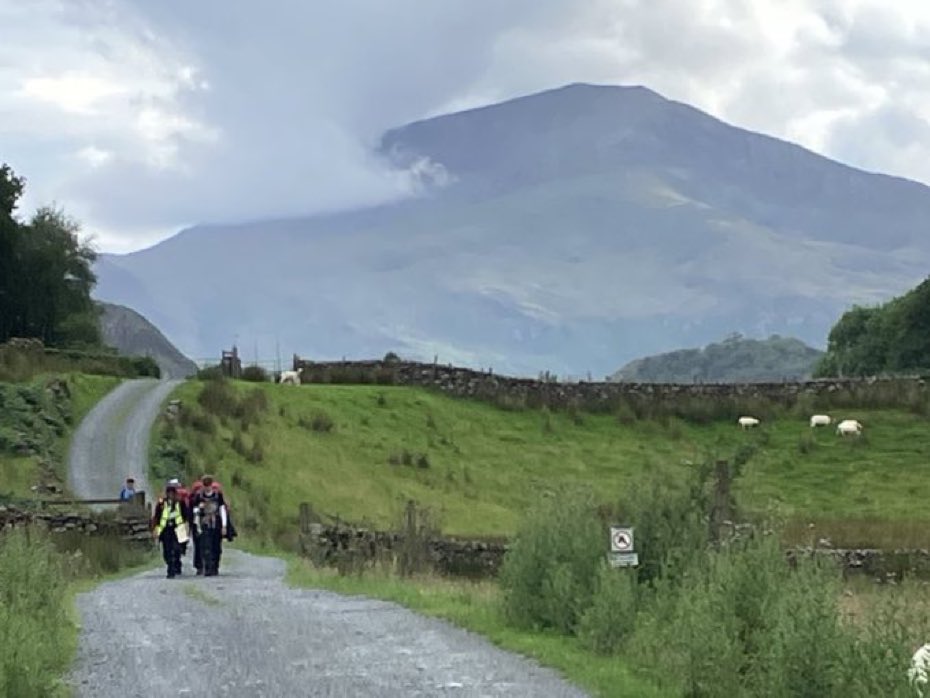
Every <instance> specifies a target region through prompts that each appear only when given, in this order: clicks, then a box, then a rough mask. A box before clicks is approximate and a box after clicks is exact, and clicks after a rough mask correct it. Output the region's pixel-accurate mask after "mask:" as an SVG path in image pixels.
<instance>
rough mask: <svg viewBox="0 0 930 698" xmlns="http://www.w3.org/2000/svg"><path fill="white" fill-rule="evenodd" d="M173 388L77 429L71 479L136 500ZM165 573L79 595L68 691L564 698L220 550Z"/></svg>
mask: <svg viewBox="0 0 930 698" xmlns="http://www.w3.org/2000/svg"><path fill="white" fill-rule="evenodd" d="M175 385H177V381H156V380H133V381H127V382H125V383H123V384H121V385H120V386H118V387H117V388H116V389H115V390H113V391H112V392H111V393H109V394H108V395H107V396H106V397H105V398H104V399H103V400H102V401H101V402H100V403H99V404H98V405H97V406H96V407H95V408H94V409H93V410H92V411H91V412H90V413H89V414H88V415H87V417H85V419H84V421H83V422H82V423H81V425H80V426H79V427H78V430H77V432H76V433H75V436H74V439H73V441H72V445H71V452H70V454H69V481H70V485H71V488H72V490H73V491H74V492H75V494H77V495H78V496H81V497H86V498H107V497H115V496H116V495H117V493H118V492H119V489H120V487H121V485H122V483H123V480H124V479H125V478H126V476H127V475H129V474H132V475H133V476H134V477H135V479H136V483H137V487H138V488H139V489H146V491H147V492H148V491H149V490H148V488H146V486H145V485H146V483H145V473H146V466H147V457H148V440H149V431H150V429H151V426H152V423H153V422H154V420H155V418H156V416H157V415H158V411H159V408H160V406H161V404H162V402H163V401H164V400H165V398H167V396H168V394H169V393H170V392H171V390H172V389H173V388H174V386H175ZM190 564H191V557H190V552H189V553H188V556H187V558H185V560H184V572H185V575H184V576H182V577H180V578H177V579H172V580H168V579H165V570H164V566H160V567H159V568H157V569H154V570H151V571H149V572H144V573H142V574H139V575H136V576H134V577H131V578H128V579H123V580H119V581H112V582H106V583H104V584H102V585H100V586H99V587H97V588H96V589H95V590H93V591H91V592H88V593H85V594H81V595H79V596H78V601H77V603H78V610H79V612H80V616H81V622H82V627H81V633H80V640H79V647H78V657H77V661H76V662H75V665H74V668H73V671H72V674H71V683H72V685H73V686H74V688H75V694H76V695H77V696H79V697H85V696H86V697H88V698H91V697H92V698H130V697H139V698H142V697H144V698H160V697H161V696H242V697H243V698H258V697H262V696H268V697H271V696H275V697H277V696H282V697H283V696H288V697H291V696H294V697H299V696H333V697H336V696H338V697H340V698H342V697H343V696H345V697H350V696H351V697H353V698H354V697H356V696H357V697H365V696H378V697H379V698H381V697H382V696H527V697H529V696H534V697H536V696H565V697H569V696H571V697H575V696H583V695H584V694H583V693H582V692H581V691H579V690H578V689H576V688H574V687H572V686H570V685H569V684H567V683H565V682H564V681H563V680H562V679H560V678H559V677H558V676H557V675H556V674H555V673H554V672H552V671H550V670H548V669H543V668H541V667H539V666H538V665H536V664H535V663H533V662H531V661H529V660H527V659H524V658H522V657H518V656H516V655H512V654H509V653H507V652H503V651H501V650H499V649H497V648H495V647H494V646H493V645H491V644H490V643H489V642H487V641H486V640H484V639H482V638H481V637H479V636H477V635H474V634H471V633H468V632H466V631H463V630H460V629H457V628H455V627H453V626H451V625H449V624H447V623H444V622H442V621H438V620H435V619H430V618H425V617H422V616H418V615H416V614H415V613H412V612H410V611H408V610H406V609H404V608H401V607H400V606H396V605H394V604H390V603H385V602H383V601H374V600H368V599H363V598H353V597H344V596H339V595H338V594H333V593H330V592H326V591H310V590H298V589H291V588H289V587H287V586H286V585H285V584H284V583H283V581H282V580H283V576H284V563H283V562H282V561H281V560H277V559H274V558H265V557H256V556H253V555H248V554H246V553H243V552H240V551H237V550H234V549H230V550H227V551H226V552H225V553H224V555H223V565H222V569H221V571H220V576H219V577H210V578H204V577H194V576H191V572H192V570H191V567H190Z"/></svg>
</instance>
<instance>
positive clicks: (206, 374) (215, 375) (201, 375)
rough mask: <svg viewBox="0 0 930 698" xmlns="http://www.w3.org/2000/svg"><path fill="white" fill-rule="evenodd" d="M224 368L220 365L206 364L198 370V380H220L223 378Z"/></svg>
mask: <svg viewBox="0 0 930 698" xmlns="http://www.w3.org/2000/svg"><path fill="white" fill-rule="evenodd" d="M223 378H224V376H223V368H222V367H221V366H219V365H216V366H204V367H203V368H201V369H199V370H198V371H197V380H202V381H219V380H223Z"/></svg>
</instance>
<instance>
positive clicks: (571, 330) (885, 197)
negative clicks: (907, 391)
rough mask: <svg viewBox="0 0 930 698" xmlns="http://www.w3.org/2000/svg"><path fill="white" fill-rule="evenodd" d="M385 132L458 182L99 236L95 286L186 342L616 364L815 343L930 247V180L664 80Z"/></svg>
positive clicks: (398, 151)
mask: <svg viewBox="0 0 930 698" xmlns="http://www.w3.org/2000/svg"><path fill="white" fill-rule="evenodd" d="M379 153H380V155H381V156H383V157H386V158H388V159H389V160H390V161H391V162H392V163H394V164H396V165H397V167H399V168H407V169H410V168H413V169H414V170H416V171H417V172H423V171H426V172H430V173H432V176H431V178H430V179H431V180H432V181H434V182H436V183H438V184H440V185H441V186H432V187H431V186H424V192H423V195H422V196H419V197H414V198H410V199H407V200H404V201H400V202H396V203H394V204H390V205H384V206H380V207H375V208H370V209H364V210H354V211H346V212H341V213H332V214H329V215H318V216H311V217H307V218H294V219H290V220H276V221H252V222H245V223H242V224H240V225H231V224H221V225H220V224H218V225H202V226H197V227H194V228H190V229H188V230H185V231H183V232H182V233H180V234H178V235H177V236H175V237H173V238H171V239H169V240H166V241H164V242H162V243H160V244H158V245H156V246H154V247H151V248H149V249H146V250H141V251H138V252H134V253H132V254H129V255H122V256H115V255H101V257H100V259H99V260H98V262H97V264H96V267H95V271H96V272H97V274H98V278H99V283H98V286H97V291H96V297H98V298H101V299H105V300H108V301H111V302H115V303H122V304H125V305H128V306H130V307H132V308H136V309H137V310H139V311H140V312H142V313H144V314H145V316H146V317H148V318H149V319H151V320H152V321H153V322H155V323H156V324H157V325H158V326H159V327H160V328H162V329H163V330H164V332H165V334H166V335H167V336H169V337H171V339H172V341H173V342H175V343H176V344H177V346H178V347H180V348H181V349H182V350H183V351H185V352H186V353H188V354H189V355H196V356H209V355H211V354H213V353H214V352H215V351H216V349H217V347H219V346H225V345H226V344H228V342H229V338H230V337H235V336H237V335H238V336H239V337H240V338H242V341H243V342H247V343H248V344H249V346H252V345H253V343H254V344H255V345H257V346H258V347H259V351H261V352H263V353H264V355H266V356H267V355H270V353H271V349H272V348H273V347H276V346H278V345H280V347H281V348H282V350H283V351H284V353H285V355H287V354H289V353H291V352H292V351H296V352H297V353H299V354H300V355H302V356H307V357H313V358H320V359H325V358H338V357H342V356H347V357H350V358H353V357H363V356H380V355H383V354H384V353H385V352H386V351H388V350H394V351H398V352H400V353H401V354H403V355H405V356H410V357H417V358H420V359H425V360H428V361H431V360H432V359H433V357H434V356H436V355H438V356H439V361H441V362H443V363H446V362H451V363H455V364H458V365H466V366H471V367H475V368H478V367H482V366H489V365H490V366H493V367H494V370H495V371H500V372H502V373H510V374H519V375H527V376H533V375H536V374H538V372H539V371H540V370H550V371H552V372H554V373H557V374H558V375H566V374H570V375H579V374H582V373H586V372H587V371H591V373H592V374H593V375H605V374H608V373H610V372H612V371H614V370H616V368H617V366H619V365H621V364H623V363H624V362H626V361H629V360H631V359H634V358H636V357H638V356H646V355H650V354H655V353H658V352H660V351H663V350H664V348H665V347H699V346H704V345H706V344H707V343H708V342H714V341H717V340H718V339H719V338H720V337H723V336H725V335H726V334H727V333H728V332H732V331H737V332H742V333H743V334H745V335H746V336H753V337H768V336H770V335H772V334H780V335H783V336H791V337H798V338H799V339H801V340H802V341H804V342H807V343H808V344H812V345H819V344H820V343H821V342H823V340H824V338H825V337H826V335H827V332H828V331H829V328H830V327H831V326H832V325H833V324H834V323H835V322H836V318H837V317H838V316H839V315H840V314H841V313H842V312H843V311H844V310H845V309H847V308H849V307H850V306H851V305H853V304H856V303H858V304H864V305H872V304H876V303H881V302H883V301H885V300H886V299H888V298H891V297H892V296H894V295H896V294H900V293H902V292H903V291H904V290H906V289H908V288H912V287H913V286H914V285H915V284H916V283H918V282H919V281H920V279H922V278H923V277H924V276H925V275H926V270H927V269H928V268H930V236H928V235H927V225H926V222H927V220H930V188H928V187H926V186H923V185H921V184H918V183H916V182H909V181H906V180H903V179H898V178H894V177H887V176H882V175H876V174H870V173H867V172H862V171H859V170H856V169H853V168H851V167H846V166H844V165H842V164H840V163H837V162H832V161H830V160H828V159H826V158H824V157H821V156H819V155H816V154H814V153H812V152H810V151H807V150H804V149H803V148H800V147H798V146H796V145H793V144H790V143H786V142H784V141H779V140H776V139H774V138H769V137H766V136H763V135H759V134H755V133H751V132H749V131H745V130H743V129H739V128H735V127H733V126H730V125H727V124H725V123H723V122H722V121H720V120H718V119H715V118H713V117H712V116H710V115H708V114H705V113H702V112H700V111H698V110H696V109H693V108H691V107H689V106H687V105H684V104H680V103H677V102H674V101H671V100H668V99H665V98H663V97H662V96H660V95H658V94H656V93H655V92H651V91H650V90H648V89H643V88H638V87H599V86H592V85H569V86H566V87H564V88H560V89H556V90H550V91H547V92H543V93H539V94H535V95H530V96H527V97H522V98H518V99H513V100H509V101H507V102H504V103H501V104H495V105H491V106H487V107H483V108H479V109H472V110H469V111H465V112H459V113H456V114H449V115H445V116H440V117H436V118H431V119H427V120H425V121H420V122H416V123H413V124H408V125H406V126H402V127H400V128H398V129H394V130H392V131H390V132H389V133H387V134H385V136H384V138H383V140H382V142H381V147H380V149H379ZM425 179H426V178H424V180H425ZM216 289H229V290H230V291H229V292H233V291H234V299H235V300H234V301H233V300H232V299H231V297H230V296H229V295H228V294H227V292H224V293H222V294H220V293H218V292H217V290H216Z"/></svg>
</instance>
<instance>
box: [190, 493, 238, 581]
mask: <svg viewBox="0 0 930 698" xmlns="http://www.w3.org/2000/svg"><path fill="white" fill-rule="evenodd" d="M205 479H209V480H210V481H211V484H212V485H213V488H214V489H215V490H216V491H217V492H219V493H220V495H222V497H223V504H224V505H225V507H226V533H225V534H223V536H221V537H225V538H226V540H228V541H230V542H231V541H232V540H233V539H234V538H235V537H236V536H237V535H239V534H238V533H237V532H236V528H235V526H234V524H233V519H232V511H231V508H230V506H229V499H228V498H227V497H226V493H225V492H224V491H223V485H221V484H220V482H219V481H218V480H216V479H213V478H212V477H210V476H209V475H204V476H203V477H201V478H199V479H198V480H195V481H194V482H193V483H192V484H191V489H190V501H191V503H193V501H194V498H195V497H196V496H197V493H198V492H200V490H201V489H202V488H203V481H204V480H205ZM193 542H194V567H195V568H196V569H197V574H198V575H202V574H203V555H202V552H201V549H200V540H199V537H198V536H194V537H193Z"/></svg>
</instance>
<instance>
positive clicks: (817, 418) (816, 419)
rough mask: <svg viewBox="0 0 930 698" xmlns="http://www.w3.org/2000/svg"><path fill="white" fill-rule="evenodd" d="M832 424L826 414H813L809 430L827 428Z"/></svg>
mask: <svg viewBox="0 0 930 698" xmlns="http://www.w3.org/2000/svg"><path fill="white" fill-rule="evenodd" d="M832 423H833V420H832V419H831V418H830V415H828V414H815V415H813V416H812V417H811V429H813V428H814V427H828V426H830V424H832Z"/></svg>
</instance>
